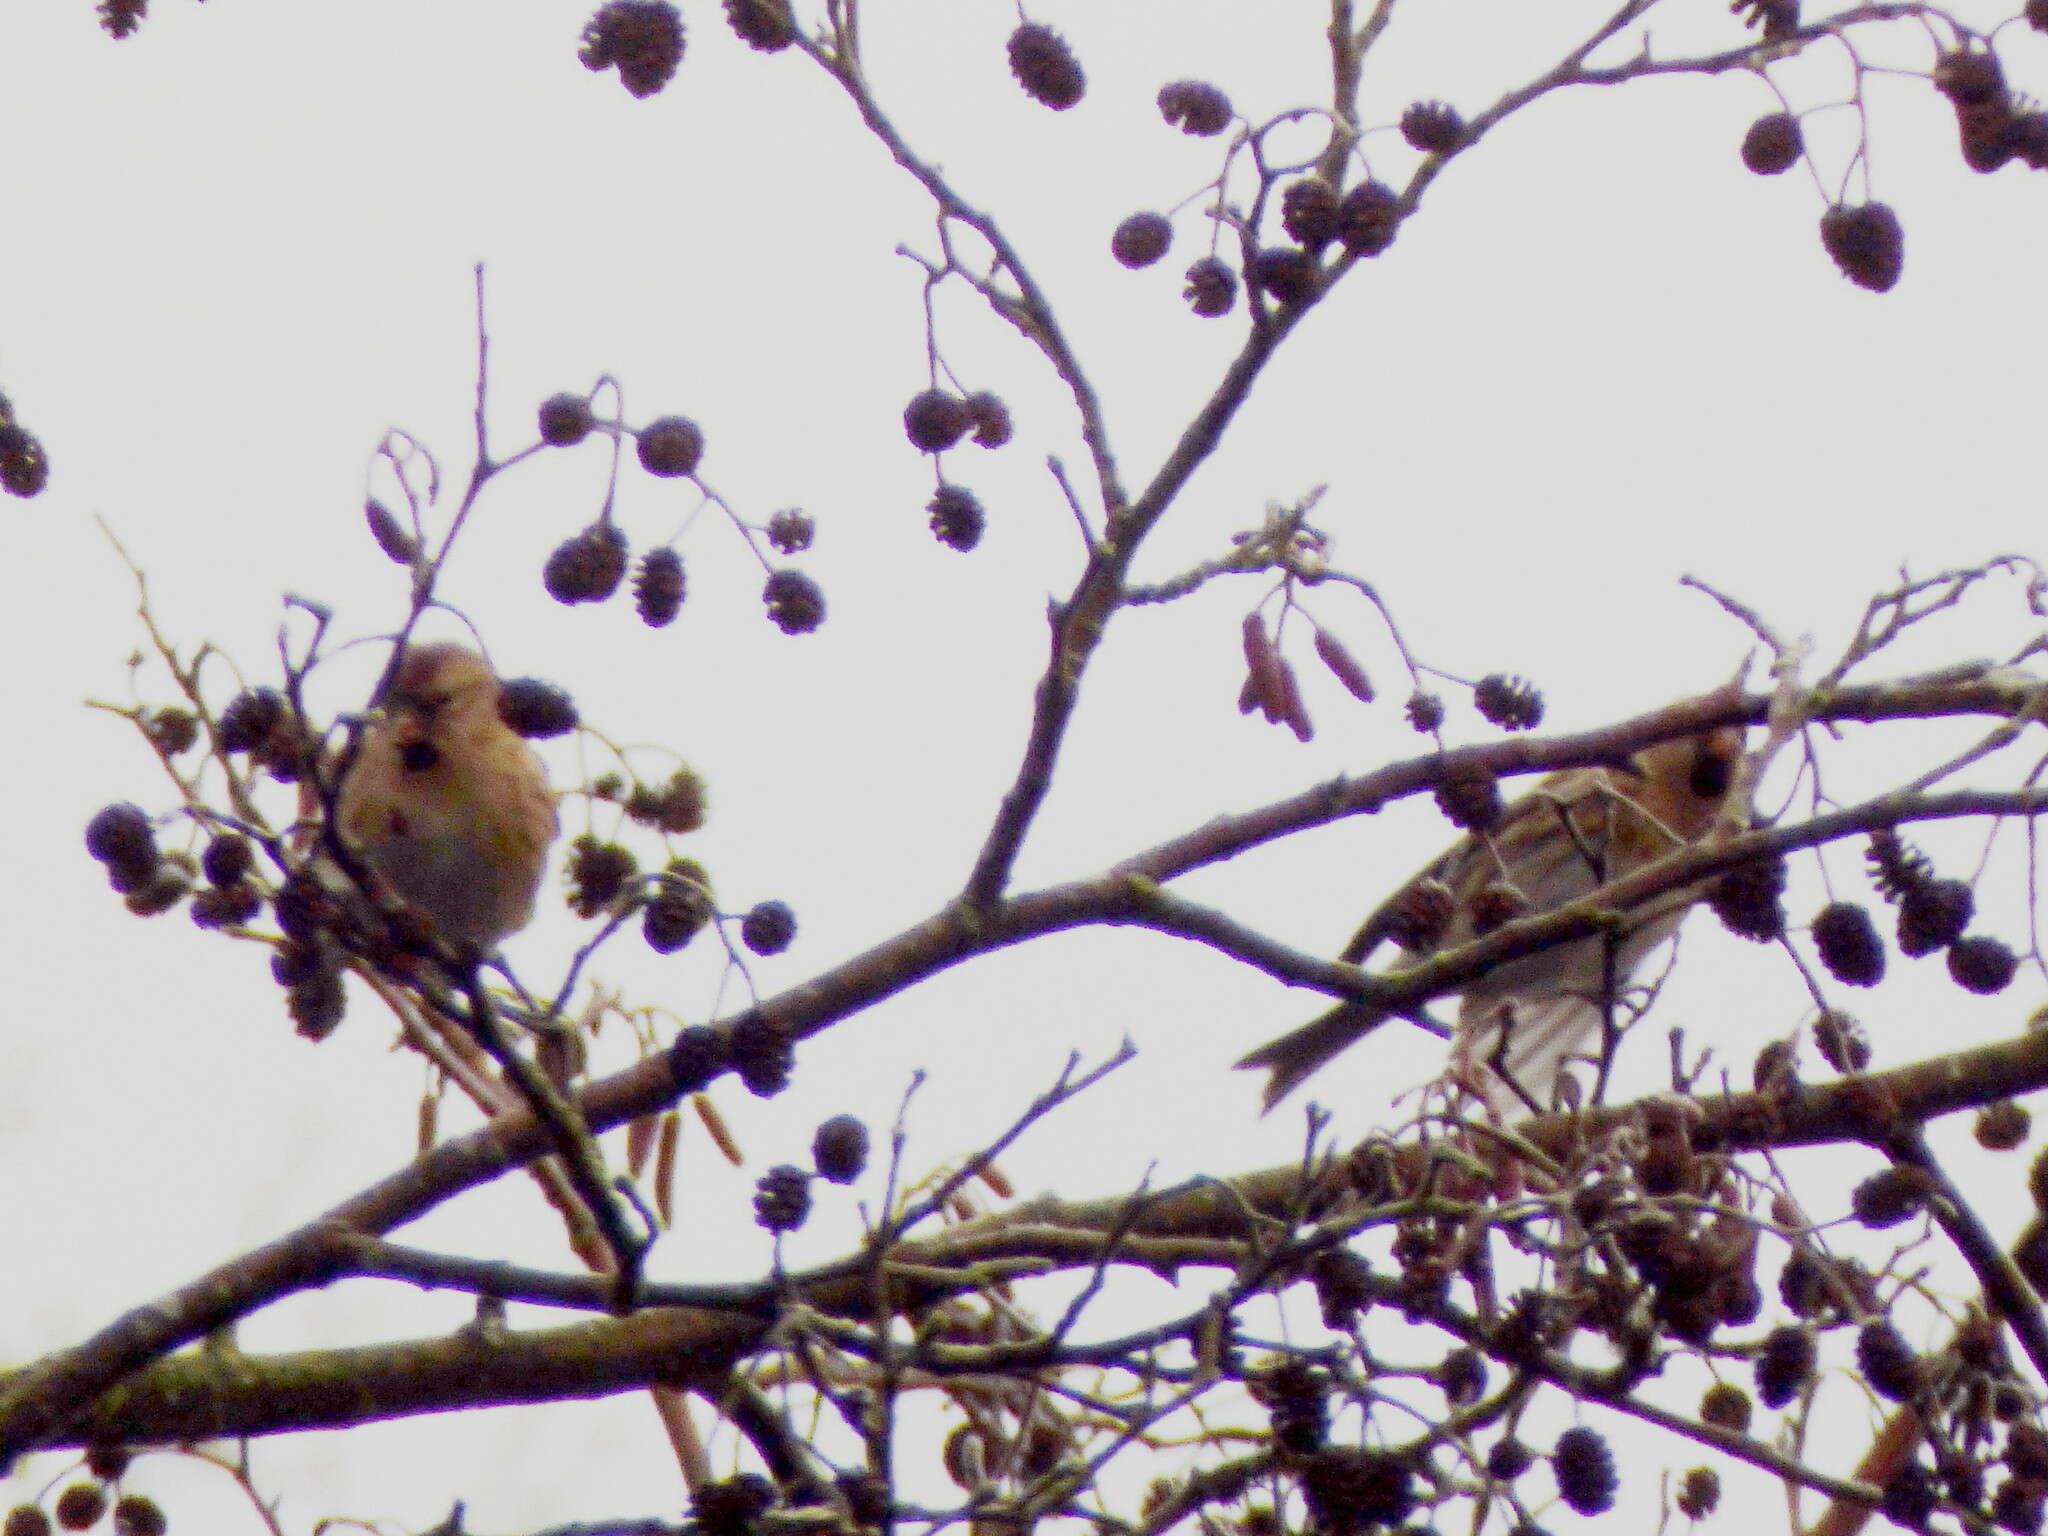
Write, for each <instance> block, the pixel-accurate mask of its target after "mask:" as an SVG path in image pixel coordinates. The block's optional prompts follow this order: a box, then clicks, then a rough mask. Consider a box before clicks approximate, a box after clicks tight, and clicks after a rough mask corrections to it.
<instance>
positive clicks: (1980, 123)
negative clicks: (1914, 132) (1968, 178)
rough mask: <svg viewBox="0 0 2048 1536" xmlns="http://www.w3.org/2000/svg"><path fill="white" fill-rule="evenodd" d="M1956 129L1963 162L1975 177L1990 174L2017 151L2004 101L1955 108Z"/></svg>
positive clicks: (2007, 109) (2007, 106) (2011, 120)
mask: <svg viewBox="0 0 2048 1536" xmlns="http://www.w3.org/2000/svg"><path fill="white" fill-rule="evenodd" d="M1956 131H1957V135H1958V137H1959V139H1960V141H1961V147H1962V151H1963V163H1964V164H1965V165H1967V166H1968V167H1969V168H1970V169H1971V170H1973V171H1975V172H1976V173H1977V174H1978V175H1979V176H1988V175H1990V174H1991V173H1992V172H1993V171H1995V170H1997V169H1998V168H1999V167H2000V166H2002V165H2004V164H2005V163H2006V161H2008V160H2010V159H2012V157H2013V156H2014V155H2015V154H2017V153H2018V152H2019V145H2018V144H2017V143H2016V142H2015V140H2014V137H2013V112H2012V107H2011V105H2010V104H2009V103H2007V102H2005V101H1988V102H1985V103H1984V104H1983V105H1982V106H1975V107H1963V106H1959V107H1957V108H1956Z"/></svg>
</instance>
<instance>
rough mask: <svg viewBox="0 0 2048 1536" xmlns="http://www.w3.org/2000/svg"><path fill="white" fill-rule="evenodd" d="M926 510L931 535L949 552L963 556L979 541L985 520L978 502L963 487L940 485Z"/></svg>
mask: <svg viewBox="0 0 2048 1536" xmlns="http://www.w3.org/2000/svg"><path fill="white" fill-rule="evenodd" d="M925 510H926V511H927V512H929V513H930V514H931V519H932V533H933V535H934V536H935V537H936V538H937V539H938V541H939V542H940V543H941V544H944V545H945V546H947V547H948V548H949V549H957V550H959V551H961V552H962V553H963V554H964V553H966V552H967V551H968V550H970V549H972V548H974V546H975V545H977V544H979V543H980V542H981V533H982V529H983V527H984V526H986V521H987V520H986V518H985V517H984V515H983V513H982V510H981V502H980V501H979V500H978V499H977V498H976V496H975V494H974V492H972V491H970V490H968V489H967V487H966V486H964V485H941V486H940V487H939V489H938V493H937V494H936V495H934V496H933V497H932V499H931V500H930V501H929V502H927V503H925Z"/></svg>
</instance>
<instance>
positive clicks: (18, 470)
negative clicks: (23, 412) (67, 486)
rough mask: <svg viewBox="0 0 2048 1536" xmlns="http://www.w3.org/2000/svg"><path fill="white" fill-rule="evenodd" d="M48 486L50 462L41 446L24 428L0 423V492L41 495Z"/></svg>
mask: <svg viewBox="0 0 2048 1536" xmlns="http://www.w3.org/2000/svg"><path fill="white" fill-rule="evenodd" d="M49 483H50V459H49V455H48V454H46V453H44V452H43V445H42V443H41V441H40V440H39V439H38V438H37V437H36V435H35V434H34V433H33V432H31V431H29V430H28V429H27V428H26V427H20V426H16V425H15V424H14V423H13V422H11V421H4V422H0V489H4V490H5V491H6V492H7V493H8V495H10V496H20V497H24V498H26V497H30V496H38V495H41V494H42V490H43V487H44V486H46V485H48V484H49Z"/></svg>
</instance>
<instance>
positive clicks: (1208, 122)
mask: <svg viewBox="0 0 2048 1536" xmlns="http://www.w3.org/2000/svg"><path fill="white" fill-rule="evenodd" d="M1159 115H1160V116H1161V117H1163V118H1165V119H1166V121H1167V122H1168V123H1169V124H1170V125H1171V126H1173V127H1175V128H1178V129H1179V130H1180V131H1181V132H1182V133H1185V134H1188V135H1190V136H1192V137H1194V138H1198V139H1212V138H1214V137H1215V136H1216V135H1217V134H1219V133H1221V132H1222V131H1223V130H1224V129H1226V128H1228V127H1229V126H1230V98H1229V97H1228V96H1226V95H1224V94H1223V93H1222V92H1221V91H1219V90H1218V89H1216V87H1215V86H1213V85H1211V84H1209V82H1208V81H1206V80H1175V81H1173V82H1172V83H1171V84H1169V85H1162V86H1161V87H1159Z"/></svg>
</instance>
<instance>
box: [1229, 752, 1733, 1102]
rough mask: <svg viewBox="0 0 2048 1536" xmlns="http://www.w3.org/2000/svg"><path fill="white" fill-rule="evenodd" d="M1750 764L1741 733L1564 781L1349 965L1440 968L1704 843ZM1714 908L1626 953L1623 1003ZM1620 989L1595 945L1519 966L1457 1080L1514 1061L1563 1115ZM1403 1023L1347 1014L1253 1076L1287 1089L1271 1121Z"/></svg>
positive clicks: (1515, 1072) (1539, 792)
mask: <svg viewBox="0 0 2048 1536" xmlns="http://www.w3.org/2000/svg"><path fill="white" fill-rule="evenodd" d="M1742 749H1743V734H1742V732H1741V731H1740V730H1737V729H1735V728H1733V727H1729V728H1724V729H1722V730H1717V731H1713V732H1710V733H1709V734H1707V735H1704V736H1688V737H1683V738H1681V739H1679V740H1677V741H1665V742H1659V743H1657V744H1656V745H1655V746H1651V747H1646V748H1644V749H1643V750H1642V751H1641V752H1639V753H1637V754H1636V755H1635V757H1634V758H1633V759H1632V760H1631V764H1632V766H1631V767H1630V768H1629V769H1626V770H1623V769H1612V768H1571V769H1567V770H1565V771H1563V772H1561V773H1553V774H1551V775H1550V776H1549V777H1548V778H1545V779H1544V780H1542V781H1541V782H1540V783H1539V784H1537V785H1536V787H1535V788H1533V789H1532V790H1530V791H1529V792H1528V793H1527V794H1525V795H1523V796H1522V797H1521V798H1519V799H1517V800H1515V801H1514V802H1513V803H1512V804H1510V805H1509V806H1508V807H1507V808H1506V809H1505V810H1504V811H1503V812H1502V814H1501V818H1500V820H1499V821H1498V822H1497V823H1496V824H1495V825H1494V827H1493V828H1492V830H1491V831H1490V832H1487V833H1486V834H1484V835H1480V834H1471V835H1468V836H1466V837H1465V838H1463V839H1462V840H1461V841H1459V842H1457V843H1455V844H1453V845H1452V846H1451V847H1450V848H1449V849H1448V850H1446V851H1445V853H1444V854H1443V856H1442V857H1440V858H1439V859H1437V860H1436V862H1435V863H1433V864H1431V865H1430V866H1429V867H1428V868H1427V869H1425V870H1423V871H1422V872H1421V873H1420V874H1418V875H1416V876H1415V877H1414V878H1413V879H1412V880H1410V881H1408V883H1407V884H1406V885H1404V886H1402V887H1401V888H1400V889H1399V890H1398V891H1396V892H1395V893H1394V894H1393V895H1392V896H1390V897H1388V898H1387V900H1386V901H1384V902H1382V903H1381V904H1380V906H1379V909H1378V910H1377V911H1375V912H1374V913H1373V914H1372V916H1371V917H1369V918H1367V919H1366V920H1365V925H1364V926H1363V927H1362V928H1360V929H1359V930H1358V933H1357V934H1356V935H1355V936H1354V937H1353V938H1352V940H1351V942H1350V943H1349V944H1347V945H1346V946H1345V947H1344V954H1343V958H1344V959H1345V960H1347V961H1349V962H1350V963H1351V964H1353V965H1362V964H1364V963H1365V962H1366V960H1368V959H1369V958H1370V957H1371V955H1372V953H1373V951H1374V950H1376V949H1377V948H1379V946H1380V944H1381V943H1382V942H1383V941H1385V940H1389V939H1391V940H1393V941H1394V942H1395V943H1396V944H1398V945H1399V946H1400V947H1401V949H1402V950H1403V951H1404V952H1405V953H1406V955H1407V956H1408V958H1409V959H1410V960H1411V961H1412V960H1420V959H1424V958H1426V957H1428V956H1430V955H1433V954H1435V953H1436V952H1438V951H1439V950H1445V949H1453V948H1456V947H1457V946H1458V945H1460V944H1464V943H1467V942H1469V941H1470V940H1471V939H1473V938H1474V937H1476V936H1477V935H1478V934H1479V933H1481V932H1483V931H1485V928H1486V927H1489V926H1497V925H1498V923H1499V922H1501V921H1504V920H1505V919H1506V918H1507V917H1513V916H1524V915H1528V914H1531V913H1538V912H1547V911H1550V910H1552V909H1554V908H1557V907H1561V906H1564V905H1566V904H1567V903H1569V902H1571V901H1575V900H1577V899H1578V898H1579V897H1581V896H1584V895H1586V894H1587V893H1588V892H1589V891H1592V890H1594V889H1596V888H1597V887H1599V886H1601V885H1604V884H1606V883H1607V882H1609V881H1611V880H1615V879H1618V878H1620V877H1622V876H1626V875H1630V874H1634V873H1635V872H1636V871H1637V870H1640V869H1644V868H1646V867H1648V866H1649V865H1651V864H1653V863H1655V862H1656V861H1657V860H1659V859H1661V858H1663V857H1664V856H1665V855H1666V854H1669V853H1671V852H1673V851H1675V850H1677V849H1679V848H1681V847H1683V846H1684V845H1686V844H1688V843H1692V842H1696V841H1698V840H1699V839H1700V838H1701V837H1702V836H1704V835H1705V834H1706V832H1707V830H1708V828H1710V827H1711V826H1712V825H1713V824H1714V819H1715V817H1716V816H1717V815H1719V814H1720V810H1721V803H1722V801H1723V800H1725V799H1726V798H1727V796H1728V790H1729V787H1730V784H1731V782H1732V779H1733V773H1734V768H1735V765H1736V763H1737V762H1738V761H1739V760H1740V758H1741V756H1742ZM1703 894H1704V891H1703V890H1702V889H1700V888H1697V887H1688V888H1685V889H1683V890H1680V891H1678V892H1675V893H1667V894H1665V895H1663V896H1661V897H1659V898H1657V899H1656V900H1654V901H1652V902H1651V903H1649V904H1648V905H1647V906H1646V907H1645V908H1644V909H1643V910H1642V911H1641V912H1639V913H1638V914H1636V921H1635V923H1634V926H1632V927H1629V928H1625V929H1624V930H1622V932H1621V936H1620V939H1619V942H1618V943H1616V944H1615V945H1614V951H1613V953H1614V961H1613V970H1612V972H1611V975H1612V978H1613V984H1614V988H1615V990H1616V991H1617V992H1618V991H1620V990H1621V989H1622V988H1623V987H1625V986H1626V985H1627V984H1628V979H1629V977H1630V976H1631V975H1633V974H1634V972H1635V969H1636V967H1637V966H1638V965H1640V964H1641V963H1642V961H1643V959H1644V957H1645V956H1647V955H1648V954H1649V953H1650V951H1651V950H1653V949H1655V948H1656V947H1657V946H1658V945H1659V944H1661V943H1663V942H1664V940H1666V939H1667V938H1669V937H1670V936H1671V935H1672V934H1673V933H1674V932H1676V931H1677V928H1678V925H1679V923H1680V922H1682V921H1683V920H1684V918H1685V914H1686V912H1687V911H1688V910H1689V909H1690V908H1691V906H1692V904H1693V903H1694V902H1696V901H1698V900H1699V899H1700V897H1701V896H1702V895H1703ZM1489 908H1490V909H1491V911H1490V912H1489V910H1488V909H1489ZM1489 917H1490V918H1491V921H1490V922H1488V921H1486V919H1487V918H1489ZM1609 975H1610V972H1609V970H1608V965H1607V944H1606V942H1605V941H1604V940H1602V939H1600V938H1587V939H1580V940H1577V941H1575V942H1573V943H1570V944H1565V945H1560V946H1556V947H1553V948H1551V949H1546V950H1542V951H1539V952H1537V953H1535V954H1531V955H1522V956H1519V957H1517V958H1515V959H1512V960H1507V961H1503V962H1502V963H1500V964H1498V965H1496V966H1494V967H1493V968H1492V969H1491V970H1489V971H1487V972H1485V973H1484V974H1482V975H1479V976H1476V977H1474V978H1473V979H1472V980H1471V981H1470V982H1468V983H1467V984H1466V986H1465V989H1464V992H1463V994H1462V995H1461V997H1460V999H1459V1009H1458V1024H1457V1028H1456V1030H1455V1031H1454V1032H1453V1034H1452V1037H1451V1038H1452V1044H1451V1053H1452V1061H1453V1063H1454V1070H1456V1071H1458V1072H1459V1074H1460V1075H1461V1076H1464V1077H1466V1078H1467V1079H1468V1080H1469V1079H1471V1078H1474V1077H1478V1078H1481V1079H1482V1081H1484V1080H1485V1079H1486V1078H1487V1074H1486V1073H1485V1071H1484V1069H1485V1068H1487V1067H1488V1066H1489V1065H1491V1064H1492V1063H1493V1062H1494V1061H1495V1059H1496V1053H1498V1056H1499V1062H1500V1066H1501V1068H1502V1070H1504V1071H1505V1072H1506V1074H1507V1075H1508V1077H1509V1078H1510V1079H1511V1080H1512V1084H1513V1085H1514V1086H1515V1087H1517V1088H1518V1089H1519V1090H1520V1092H1521V1093H1522V1094H1523V1095H1525V1096H1527V1097H1530V1098H1533V1099H1535V1100H1536V1101H1538V1102H1544V1101H1547V1100H1548V1099H1549V1098H1550V1097H1551V1096H1552V1095H1553V1093H1554V1091H1555V1089H1556V1085H1557V1080H1558V1076H1559V1074H1560V1072H1561V1071H1562V1070H1563V1068H1564V1065H1565V1063H1566V1062H1567V1061H1568V1060H1569V1059H1570V1058H1571V1057H1572V1056H1573V1055H1574V1053H1576V1052H1578V1051H1580V1050H1581V1049H1583V1048H1584V1047H1585V1045H1586V1044H1587V1042H1588V1041H1589V1040H1591V1039H1593V1038H1594V1037H1595V1036H1596V1035H1597V1034H1598V1032H1599V1030H1600V1027H1601V1020H1602V1018H1603V1016H1604V1014H1605V1005H1606V1002H1607V998H1606V995H1605V993H1606V985H1605V984H1606V981H1607V978H1608V977H1609ZM1389 1017H1391V1015H1390V1014H1389V1013H1388V1012H1386V1011H1385V1010H1384V1009H1381V1008H1376V1007H1374V1006H1373V1005H1371V1004H1368V1003H1340V1004H1339V1005H1338V1006H1337V1007H1335V1008H1332V1009H1331V1010H1330V1011H1329V1012H1328V1013H1326V1014H1324V1015H1323V1016H1322V1017H1320V1018H1318V1019H1315V1020H1313V1021H1312V1022H1310V1023H1308V1024H1304V1025H1303V1026H1302V1027H1301V1028H1299V1029H1297V1030H1294V1031H1293V1032H1291V1033H1289V1034H1285V1035H1282V1036H1281V1037H1280V1038H1279V1039H1277V1040H1274V1041H1272V1042H1270V1043H1269V1044H1266V1045H1262V1046H1260V1047H1259V1048H1258V1049H1257V1050H1256V1051H1253V1052H1252V1053H1251V1054H1250V1055H1249V1056H1247V1057H1245V1058H1244V1060H1242V1061H1240V1062H1239V1063H1238V1065H1239V1066H1240V1067H1248V1068H1259V1069H1264V1070H1266V1071H1269V1072H1270V1073H1271V1074H1272V1077H1271V1079H1270V1080H1269V1081H1268V1082H1267V1084H1266V1107H1267V1108H1268V1109H1270V1108H1272V1107H1273V1105H1275V1104H1277V1103H1278V1102H1279V1101H1280V1100H1281V1099H1282V1098H1284V1097H1286V1095H1287V1094H1289V1093H1290V1092H1292V1091H1293V1090H1294V1089H1295V1088H1297V1087H1298V1086H1300V1084H1301V1083H1302V1081H1303V1080H1304V1079H1305V1078H1307V1077H1308V1076H1309V1075H1310V1074H1311V1073H1313V1072H1315V1071H1316V1070H1317V1069H1318V1068H1320V1067H1321V1066H1322V1065H1323V1064H1324V1063H1325V1062H1327V1061H1329V1060H1330V1059H1331V1058H1332V1057H1334V1056H1336V1055H1337V1053H1338V1052H1340V1051H1342V1050H1344V1049H1345V1048H1346V1047H1348V1046H1350V1045H1351V1044H1352V1043H1353V1042H1354V1041H1357V1040H1360V1039H1363V1038H1364V1037H1365V1036H1366V1035H1368V1034H1370V1033H1371V1032H1372V1031H1373V1030H1375V1029H1377V1028H1379V1026H1380V1025H1382V1024H1384V1023H1385V1022H1386V1021H1387V1019H1388V1018H1389ZM1504 1031H1505V1032H1506V1040H1505V1050H1502V1049H1501V1047H1502V1044H1503V1041H1502V1034H1503V1032H1504ZM1495 1081H1497V1079H1496V1080H1495ZM1495 1097H1497V1096H1495Z"/></svg>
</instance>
